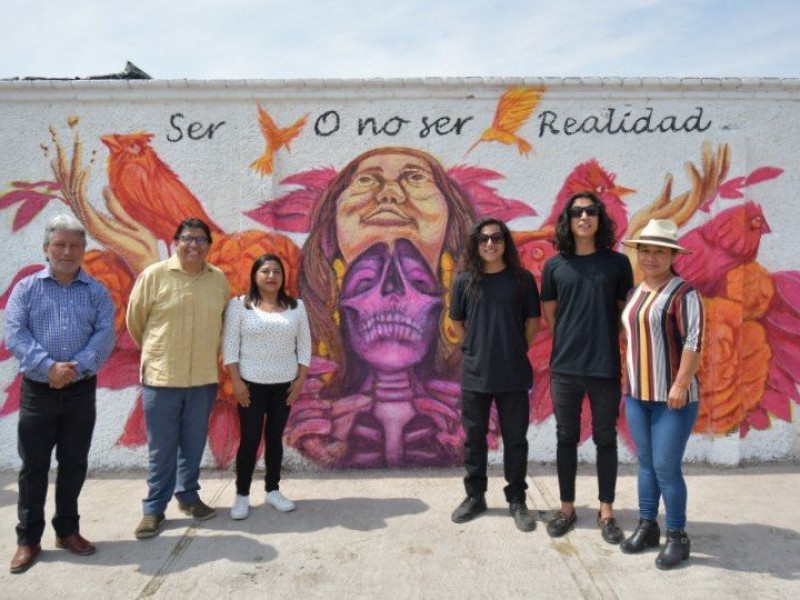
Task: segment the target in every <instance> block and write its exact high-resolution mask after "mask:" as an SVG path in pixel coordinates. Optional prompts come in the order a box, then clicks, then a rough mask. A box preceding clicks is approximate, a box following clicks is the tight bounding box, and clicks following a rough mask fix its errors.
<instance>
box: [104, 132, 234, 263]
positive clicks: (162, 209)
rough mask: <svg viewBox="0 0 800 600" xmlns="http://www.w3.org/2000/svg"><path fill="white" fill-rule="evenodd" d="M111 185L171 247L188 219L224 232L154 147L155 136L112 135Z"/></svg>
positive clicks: (132, 211) (109, 141) (137, 216)
mask: <svg viewBox="0 0 800 600" xmlns="http://www.w3.org/2000/svg"><path fill="white" fill-rule="evenodd" d="M100 139H101V140H102V142H103V143H104V144H105V145H106V146H108V149H109V151H110V152H111V154H110V155H109V157H108V182H109V186H110V187H111V191H112V192H113V193H114V196H116V197H117V200H119V201H120V203H121V204H122V206H123V207H124V208H125V211H126V212H127V213H128V214H129V215H130V216H131V217H133V218H134V219H136V220H137V221H139V222H140V223H141V224H142V225H144V226H145V227H147V229H149V230H150V231H151V232H152V233H153V235H154V236H155V237H156V238H157V239H159V240H163V241H164V242H165V243H166V244H167V246H168V247H169V245H170V243H171V242H172V237H173V236H174V235H175V230H176V229H177V227H178V225H179V224H180V222H181V221H183V220H184V219H186V218H187V217H197V218H198V219H202V220H203V221H205V222H206V223H208V226H209V227H210V228H211V230H212V231H213V232H214V233H221V232H222V230H221V229H220V228H219V227H217V226H216V225H215V224H214V223H213V222H212V221H211V218H210V217H209V216H208V214H206V211H205V210H203V207H202V206H201V205H200V202H199V201H198V200H197V198H196V197H195V196H194V194H192V192H190V191H189V189H188V188H187V187H186V186H185V185H184V184H183V183H182V182H181V180H180V179H179V178H178V176H177V175H176V174H175V173H174V172H173V171H172V169H170V168H169V166H168V165H167V164H166V163H165V162H164V161H162V160H161V159H160V158H159V157H158V155H157V154H156V152H155V150H153V148H152V147H151V146H150V140H152V139H153V134H152V133H145V132H138V133H130V134H111V135H105V136H103V137H101V138H100Z"/></svg>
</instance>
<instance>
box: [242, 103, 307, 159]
mask: <svg viewBox="0 0 800 600" xmlns="http://www.w3.org/2000/svg"><path fill="white" fill-rule="evenodd" d="M307 120H308V113H306V114H305V115H304V116H302V117H300V118H299V119H297V121H295V122H294V123H292V124H291V125H290V126H289V127H278V126H277V125H276V124H275V121H273V120H272V117H270V116H269V113H268V112H267V111H265V110H264V109H263V108H262V107H261V105H260V104H259V105H258V124H259V125H260V127H261V134H262V135H263V136H264V141H265V142H266V143H267V147H266V148H265V149H264V154H262V155H261V156H260V157H259V158H257V159H256V160H254V161H253V162H252V163H250V168H251V169H253V170H255V171H258V172H259V173H261V174H262V175H269V174H270V173H272V158H273V156H274V154H275V153H276V152H277V151H278V150H280V149H281V148H286V150H288V151H290V152H291V148H289V143H290V142H291V141H292V140H293V139H294V138H296V137H297V136H298V135H300V132H301V131H303V127H305V125H306V121H307Z"/></svg>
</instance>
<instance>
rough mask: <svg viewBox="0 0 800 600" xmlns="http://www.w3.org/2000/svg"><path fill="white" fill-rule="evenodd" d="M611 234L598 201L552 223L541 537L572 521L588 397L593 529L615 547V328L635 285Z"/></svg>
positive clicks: (580, 197)
mask: <svg viewBox="0 0 800 600" xmlns="http://www.w3.org/2000/svg"><path fill="white" fill-rule="evenodd" d="M614 229H615V224H614V221H612V220H611V219H610V218H609V216H608V214H607V213H606V210H605V206H604V205H603V203H602V202H601V201H600V199H599V198H598V197H597V196H595V195H594V194H592V193H591V192H581V193H578V194H575V195H574V196H572V197H571V198H570V199H569V200H568V201H567V203H566V205H565V206H564V209H563V210H562V211H561V214H560V215H559V217H558V221H557V223H556V238H555V241H554V246H555V248H556V250H558V254H557V255H555V256H553V257H552V258H550V259H549V260H548V261H547V262H546V263H545V265H544V269H543V270H542V311H543V313H544V318H545V320H546V321H547V326H548V327H549V328H550V332H551V333H552V334H553V352H552V355H551V357H550V395H551V397H552V399H553V412H554V414H555V416H556V436H557V440H558V445H557V449H556V466H557V469H558V484H559V489H560V496H561V508H560V510H558V511H556V513H555V515H554V517H553V519H552V520H551V521H550V522H549V523H548V525H547V533H548V534H550V536H551V537H560V536H562V535H564V534H566V533H567V532H568V531H569V530H570V529H572V527H573V525H574V524H575V521H576V519H577V514H576V512H575V476H576V472H577V466H578V444H579V442H580V435H581V408H582V405H583V398H584V395H587V394H588V396H589V405H590V407H591V411H592V439H593V440H594V443H595V446H596V448H597V479H598V484H599V488H600V493H599V500H600V511H599V513H598V515H597V523H598V526H599V527H600V529H601V533H602V536H603V539H604V540H605V541H606V542H608V543H610V544H618V543H619V542H620V541H621V540H622V537H623V534H622V531H621V530H620V528H619V526H618V525H617V522H616V520H615V519H614V511H613V503H614V494H615V490H616V484H617V418H618V417H619V403H620V398H621V389H620V355H619V323H620V313H621V311H622V308H623V306H624V305H625V299H626V297H627V294H628V291H629V290H630V289H631V287H633V270H632V269H631V264H630V261H629V260H628V258H627V257H626V256H625V255H624V254H621V253H619V252H615V251H614V250H613V249H612V248H613V247H614V242H615V239H614Z"/></svg>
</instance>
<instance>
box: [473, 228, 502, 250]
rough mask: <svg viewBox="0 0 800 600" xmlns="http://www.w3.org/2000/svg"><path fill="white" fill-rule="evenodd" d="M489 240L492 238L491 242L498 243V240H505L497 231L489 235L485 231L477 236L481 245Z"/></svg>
mask: <svg viewBox="0 0 800 600" xmlns="http://www.w3.org/2000/svg"><path fill="white" fill-rule="evenodd" d="M489 240H492V243H493V244H499V243H500V242H505V241H506V240H505V237H503V234H502V233H500V232H499V231H498V232H496V233H492V234H489V235H486V234H485V233H482V234H480V235H479V236H478V243H479V244H480V245H481V246H485V245H486V244H488V243H489Z"/></svg>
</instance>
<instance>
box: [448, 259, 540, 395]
mask: <svg viewBox="0 0 800 600" xmlns="http://www.w3.org/2000/svg"><path fill="white" fill-rule="evenodd" d="M468 280H469V275H468V274H467V273H461V274H460V275H459V276H458V277H457V278H456V281H455V284H454V285H453V291H452V296H451V301H450V318H451V319H453V320H454V321H466V322H465V324H464V325H465V327H466V330H467V331H466V335H465V336H464V341H463V343H462V344H461V351H462V354H463V357H462V360H461V388H462V389H464V390H467V391H470V392H484V393H492V394H497V393H502V392H518V391H525V390H529V389H530V388H531V386H532V385H533V370H532V369H531V363H530V362H529V361H528V356H527V353H528V343H527V341H526V340H525V323H526V321H527V320H528V319H532V318H536V317H539V316H540V315H541V314H542V313H541V307H540V306H539V288H537V287H536V281H535V280H534V279H533V275H531V274H530V273H529V272H528V271H525V270H523V271H522V277H521V281H520V280H518V279H517V277H516V276H515V275H514V273H513V272H512V271H511V270H509V269H504V270H503V271H500V272H499V273H484V274H483V277H482V278H481V283H480V290H481V294H480V297H479V298H478V299H477V300H475V299H473V298H470V297H469V295H468V294H467V282H468Z"/></svg>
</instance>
